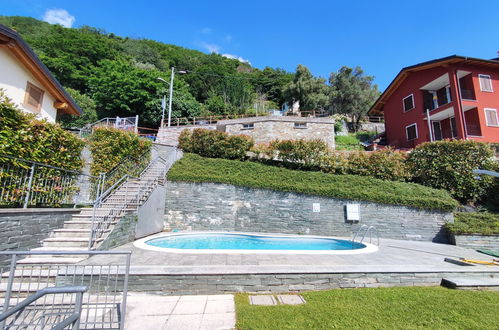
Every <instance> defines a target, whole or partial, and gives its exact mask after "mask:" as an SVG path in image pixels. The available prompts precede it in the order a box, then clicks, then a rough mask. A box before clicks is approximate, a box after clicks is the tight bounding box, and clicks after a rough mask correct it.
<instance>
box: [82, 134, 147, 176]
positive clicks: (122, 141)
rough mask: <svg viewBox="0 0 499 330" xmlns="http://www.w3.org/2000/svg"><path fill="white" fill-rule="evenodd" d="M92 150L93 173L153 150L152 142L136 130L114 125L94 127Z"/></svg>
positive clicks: (91, 138) (102, 171) (91, 141)
mask: <svg viewBox="0 0 499 330" xmlns="http://www.w3.org/2000/svg"><path fill="white" fill-rule="evenodd" d="M89 144H90V151H91V152H92V165H91V169H90V171H91V174H92V175H99V174H100V173H107V172H108V171H110V170H111V169H113V168H114V167H115V166H116V165H118V163H119V162H120V161H122V160H123V159H124V158H125V157H129V156H130V157H131V158H135V159H138V158H139V156H141V155H142V154H144V153H146V152H148V151H150V150H151V146H152V142H151V141H150V140H147V139H144V138H141V137H139V136H138V135H137V134H135V133H134V132H129V131H124V130H120V129H116V128H112V127H99V128H96V129H94V131H93V133H92V135H91V136H90V138H89Z"/></svg>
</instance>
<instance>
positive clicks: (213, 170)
mask: <svg viewBox="0 0 499 330" xmlns="http://www.w3.org/2000/svg"><path fill="white" fill-rule="evenodd" d="M168 178H169V180H172V181H187V182H217V183H228V184H233V185H236V186H245V187H251V188H265V189H272V190H277V191H287V192H298V193H305V194H310V195H317V196H326V197H333V198H344V199H353V200H365V201H372V202H378V203H384V204H393V205H405V206H411V207H416V208H424V209H433V210H444V211H452V210H454V209H455V208H456V206H457V202H456V201H455V200H454V199H452V198H451V197H450V195H449V193H447V192H446V191H444V190H437V189H433V188H429V187H425V186H422V185H418V184H414V183H405V182H393V181H385V180H379V179H375V178H369V177H362V176H355V175H332V174H325V173H321V172H306V171H297V170H290V169H286V168H280V167H276V166H270V165H265V164H260V163H255V162H249V161H245V162H241V161H234V160H226V159H211V158H203V157H200V156H198V155H194V154H188V153H187V154H185V155H184V157H183V158H182V159H180V160H179V161H177V162H176V163H175V164H174V165H173V167H172V168H171V170H170V172H169V174H168Z"/></svg>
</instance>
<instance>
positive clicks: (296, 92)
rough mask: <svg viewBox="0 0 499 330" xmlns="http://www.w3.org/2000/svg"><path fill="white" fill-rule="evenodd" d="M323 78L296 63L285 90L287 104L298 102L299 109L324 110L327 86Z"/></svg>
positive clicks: (326, 100)
mask: <svg viewBox="0 0 499 330" xmlns="http://www.w3.org/2000/svg"><path fill="white" fill-rule="evenodd" d="M325 82H326V81H325V79H323V78H316V77H314V76H313V75H312V73H310V70H309V69H308V68H307V67H306V66H304V65H301V64H300V65H298V67H297V68H296V73H295V76H294V78H293V81H292V82H290V83H289V84H288V85H287V86H286V88H285V90H284V95H285V99H286V101H287V102H288V103H289V104H292V103H294V102H296V101H299V102H300V111H310V110H324V109H325V108H326V106H327V104H328V100H329V97H328V87H327V85H326V84H325Z"/></svg>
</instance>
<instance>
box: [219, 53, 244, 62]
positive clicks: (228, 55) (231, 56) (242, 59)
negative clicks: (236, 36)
mask: <svg viewBox="0 0 499 330" xmlns="http://www.w3.org/2000/svg"><path fill="white" fill-rule="evenodd" d="M222 56H223V57H227V58H230V59H233V60H238V61H239V62H242V63H248V64H251V62H250V61H248V60H247V59H244V58H242V57H241V56H237V55H233V54H222Z"/></svg>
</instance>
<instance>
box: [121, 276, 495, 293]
mask: <svg viewBox="0 0 499 330" xmlns="http://www.w3.org/2000/svg"><path fill="white" fill-rule="evenodd" d="M498 276H499V273H498V272H452V273H440V272H427V273H426V272H425V273H307V274H278V273H276V274H216V275H194V274H186V275H165V274H157V275H154V274H150V273H149V274H137V273H134V272H133V271H132V272H131V273H130V278H129V285H128V289H129V290H130V291H146V292H154V291H155V292H158V293H161V294H169V295H183V294H220V293H232V292H259V293H266V292H293V291H308V290H328V289H336V288H372V287H394V286H438V285H440V283H441V281H442V278H445V277H459V278H485V277H496V278H497V277H498Z"/></svg>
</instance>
